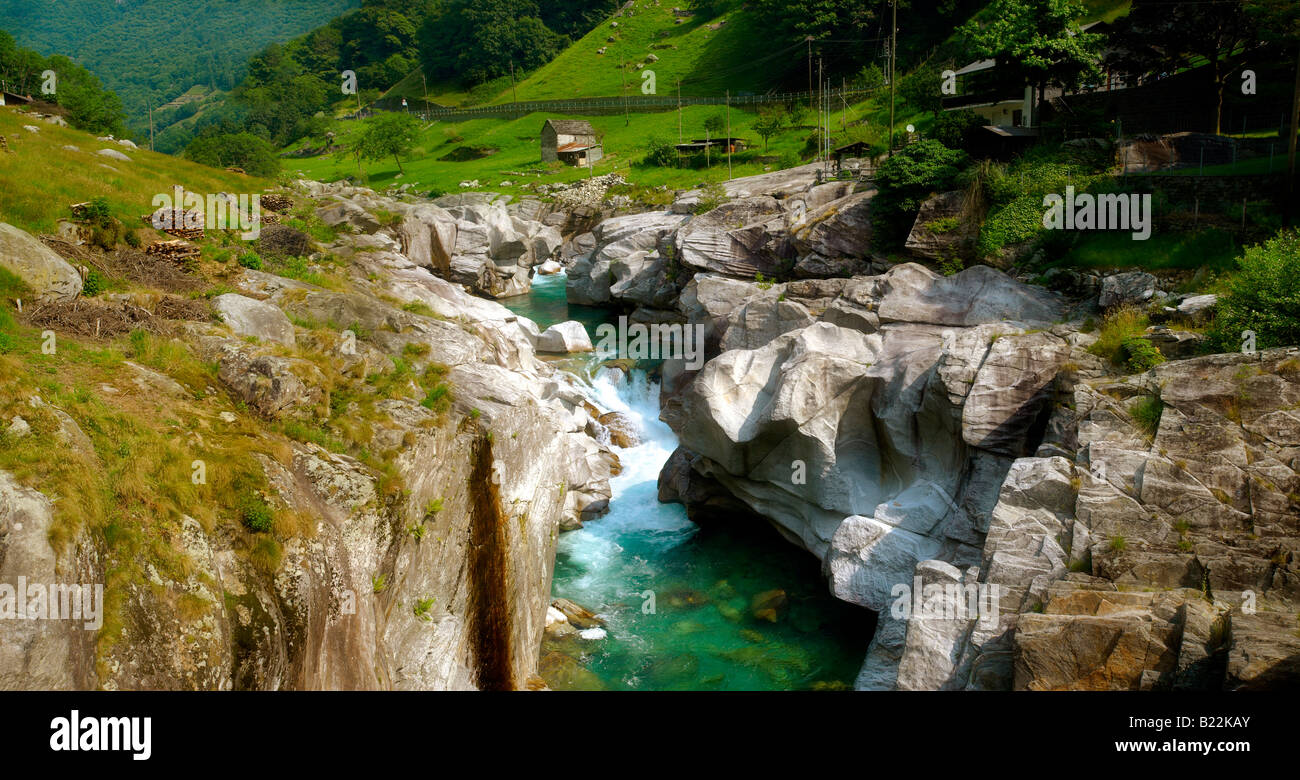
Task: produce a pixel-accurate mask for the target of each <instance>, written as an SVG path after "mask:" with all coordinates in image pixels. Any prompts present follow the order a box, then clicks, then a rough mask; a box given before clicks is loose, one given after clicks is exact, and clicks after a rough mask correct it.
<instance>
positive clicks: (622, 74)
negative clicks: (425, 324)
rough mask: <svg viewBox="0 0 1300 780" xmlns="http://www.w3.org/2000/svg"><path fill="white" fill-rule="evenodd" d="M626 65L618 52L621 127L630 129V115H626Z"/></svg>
mask: <svg viewBox="0 0 1300 780" xmlns="http://www.w3.org/2000/svg"><path fill="white" fill-rule="evenodd" d="M626 65H627V63H625V62H624V61H623V53H622V52H619V55H618V73H619V76H620V77H621V78H622V79H623V126H624V127H630V126H631V125H632V115H631V114H630V113H628V109H627V67H626Z"/></svg>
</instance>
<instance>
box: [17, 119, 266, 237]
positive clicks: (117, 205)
mask: <svg viewBox="0 0 1300 780" xmlns="http://www.w3.org/2000/svg"><path fill="white" fill-rule="evenodd" d="M24 125H31V126H33V127H37V128H38V129H39V132H37V133H31V132H29V131H27V130H24V129H23V126H24ZM0 135H2V136H4V137H5V138H6V139H7V141H8V145H9V149H10V153H8V154H5V153H3V152H0V220H3V221H5V222H8V223H10V224H12V225H15V226H17V227H20V228H22V229H23V230H26V231H29V232H50V231H52V230H53V229H54V227H55V224H56V223H57V222H58V220H59V219H60V218H63V217H67V216H68V206H69V204H72V203H79V202H82V201H88V200H91V199H92V198H98V197H103V198H106V199H107V200H108V204H109V207H110V208H111V209H112V211H113V213H114V214H118V215H121V216H123V217H130V218H131V219H134V218H135V217H136V216H137V215H140V214H148V213H150V212H151V211H153V208H152V207H151V206H150V201H151V199H152V198H153V196H154V195H156V194H158V193H166V192H171V190H172V186H173V185H175V184H180V185H182V186H184V187H185V188H186V189H188V190H191V191H194V192H234V193H243V192H247V193H255V192H261V191H262V190H264V189H265V188H266V187H268V186H270V185H271V184H272V182H269V181H266V180H263V179H256V178H253V177H251V176H243V175H240V174H237V173H228V172H226V171H222V170H217V169H215V168H209V167H207V166H205V165H199V164H197V163H192V162H189V161H188V160H181V159H178V158H176V157H169V156H167V155H165V154H155V153H154V152H150V151H147V150H145V149H140V150H136V151H131V150H127V149H123V148H122V147H120V146H118V145H117V144H115V143H113V142H111V141H99V140H96V138H95V137H94V136H92V135H88V134H86V133H83V132H80V131H78V130H73V129H70V128H65V127H58V126H56V125H51V124H48V123H46V122H42V121H40V120H37V119H33V118H32V117H31V116H29V115H27V114H25V113H23V112H21V111H18V110H15V109H13V108H0ZM65 146H73V147H76V151H73V150H70V149H64V148H63V147H65ZM100 149H115V150H117V151H120V152H124V153H125V154H126V155H127V156H128V157H130V158H131V162H121V161H118V160H112V159H109V158H107V157H102V156H100V155H98V154H96V152H98V151H99V150H100Z"/></svg>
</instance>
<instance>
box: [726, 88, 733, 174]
mask: <svg viewBox="0 0 1300 780" xmlns="http://www.w3.org/2000/svg"><path fill="white" fill-rule="evenodd" d="M732 146H734V144H733V143H732V139H731V90H727V181H731V147H732Z"/></svg>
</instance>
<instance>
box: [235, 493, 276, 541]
mask: <svg viewBox="0 0 1300 780" xmlns="http://www.w3.org/2000/svg"><path fill="white" fill-rule="evenodd" d="M239 519H240V520H242V521H243V522H244V526H245V527H246V528H248V530H250V531H254V532H256V533H267V532H269V531H270V530H271V526H272V524H273V523H274V521H275V518H274V516H273V515H272V513H271V507H270V506H268V505H267V503H266V501H265V500H263V499H262V497H261V496H259V495H258V494H257V493H256V492H254V491H252V490H249V491H246V492H245V493H244V494H243V495H241V496H240V498H239Z"/></svg>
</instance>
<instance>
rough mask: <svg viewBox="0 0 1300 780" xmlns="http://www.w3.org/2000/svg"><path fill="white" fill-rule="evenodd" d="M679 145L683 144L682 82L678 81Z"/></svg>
mask: <svg viewBox="0 0 1300 780" xmlns="http://www.w3.org/2000/svg"><path fill="white" fill-rule="evenodd" d="M677 143H682V80H681V79H677Z"/></svg>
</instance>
